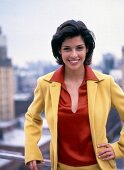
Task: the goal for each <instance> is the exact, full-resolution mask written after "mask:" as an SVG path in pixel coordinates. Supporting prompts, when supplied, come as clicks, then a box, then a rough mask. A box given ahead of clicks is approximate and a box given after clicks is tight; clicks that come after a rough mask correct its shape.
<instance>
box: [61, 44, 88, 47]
mask: <svg viewBox="0 0 124 170" xmlns="http://www.w3.org/2000/svg"><path fill="white" fill-rule="evenodd" d="M83 45H85V44H79V45H76V46H83ZM62 47H70V46H69V45H62Z"/></svg>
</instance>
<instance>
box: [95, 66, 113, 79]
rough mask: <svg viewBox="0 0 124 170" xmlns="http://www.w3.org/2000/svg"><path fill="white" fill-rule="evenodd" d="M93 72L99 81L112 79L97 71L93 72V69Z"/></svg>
mask: <svg viewBox="0 0 124 170" xmlns="http://www.w3.org/2000/svg"><path fill="white" fill-rule="evenodd" d="M93 72H94V74H95V75H96V77H97V78H98V79H99V80H106V79H109V80H110V79H113V77H112V76H111V75H108V74H104V73H102V72H100V71H97V70H94V69H93Z"/></svg>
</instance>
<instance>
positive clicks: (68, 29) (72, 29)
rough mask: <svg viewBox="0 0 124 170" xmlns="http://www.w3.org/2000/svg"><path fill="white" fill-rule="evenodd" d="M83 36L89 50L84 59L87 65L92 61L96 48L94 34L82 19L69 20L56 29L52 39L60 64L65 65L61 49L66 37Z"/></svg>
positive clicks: (55, 54)
mask: <svg viewBox="0 0 124 170" xmlns="http://www.w3.org/2000/svg"><path fill="white" fill-rule="evenodd" d="M79 35H80V36H81V37H82V39H83V40H84V42H85V45H86V48H87V49H88V52H87V54H86V59H85V61H84V64H85V65H90V64H91V61H92V55H93V50H94V48H95V41H94V34H93V32H92V31H90V30H89V29H88V28H87V26H86V25H85V24H84V23H83V22H82V21H75V20H68V21H65V22H64V23H62V24H61V25H60V26H59V27H58V28H57V30H56V33H55V34H54V35H53V37H52V40H51V46H52V52H53V56H54V57H55V58H56V61H57V63H58V64H60V65H64V62H63V60H62V57H61V54H60V53H59V50H60V49H61V45H62V43H63V41H64V40H65V39H66V38H72V37H75V36H79Z"/></svg>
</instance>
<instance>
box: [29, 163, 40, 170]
mask: <svg viewBox="0 0 124 170" xmlns="http://www.w3.org/2000/svg"><path fill="white" fill-rule="evenodd" d="M29 168H30V170H38V168H37V163H36V161H30V162H29Z"/></svg>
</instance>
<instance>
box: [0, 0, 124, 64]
mask: <svg viewBox="0 0 124 170" xmlns="http://www.w3.org/2000/svg"><path fill="white" fill-rule="evenodd" d="M68 19H75V20H82V21H84V23H85V24H86V25H87V26H88V28H89V29H90V30H92V31H93V32H94V34H95V36H96V48H95V51H94V57H93V62H94V63H97V62H98V61H100V60H101V59H102V55H103V54H104V53H108V52H111V53H113V54H114V55H115V56H116V57H119V58H120V57H121V48H122V46H123V45H124V38H123V34H124V31H123V30H124V22H123V20H124V1H122V0H104V1H99V0H93V1H92V2H91V1H90V0H79V1H78V2H77V1H75V0H68V1H65V0H63V1H57V0H52V1H50V0H46V1H41V0H36V1H34V0H27V1H24V0H21V1H16V0H13V1H11V3H10V1H9V0H1V1H0V26H1V27H2V32H3V34H4V35H6V37H7V48H8V57H10V58H11V59H12V62H13V63H14V64H18V65H23V64H24V63H26V62H30V61H35V60H36V61H37V60H45V61H51V62H53V63H55V59H54V57H53V55H52V51H51V45H50V43H51V38H52V35H53V34H54V33H55V31H56V28H57V27H58V26H59V25H60V24H61V23H62V22H64V21H65V20H68Z"/></svg>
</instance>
